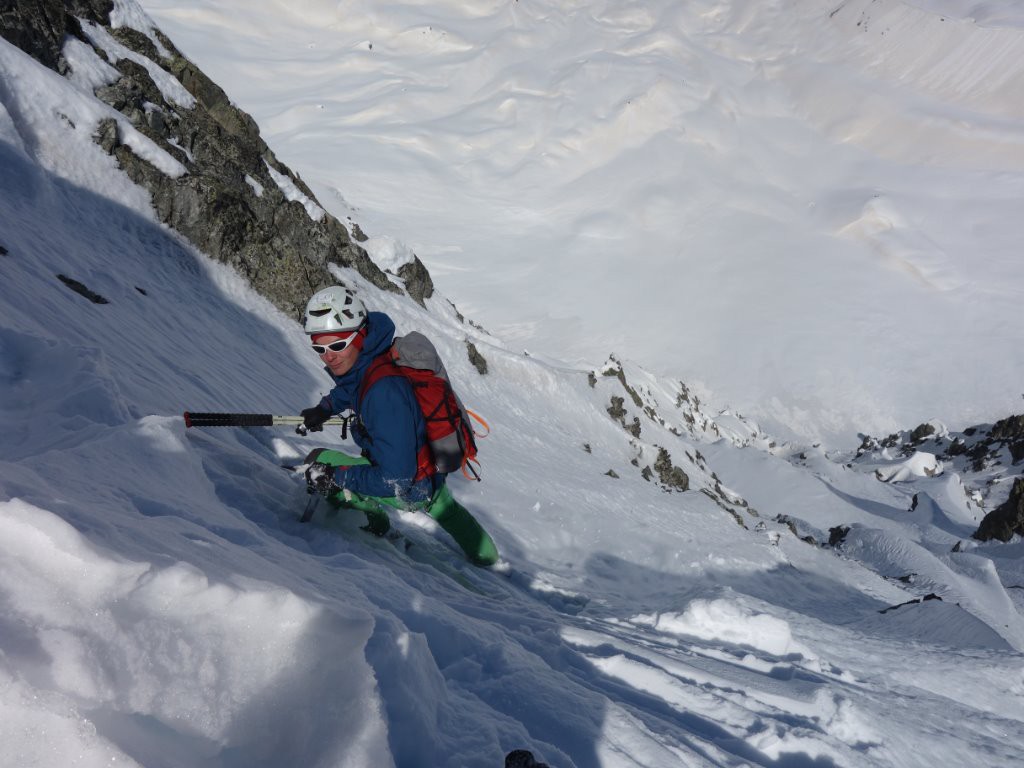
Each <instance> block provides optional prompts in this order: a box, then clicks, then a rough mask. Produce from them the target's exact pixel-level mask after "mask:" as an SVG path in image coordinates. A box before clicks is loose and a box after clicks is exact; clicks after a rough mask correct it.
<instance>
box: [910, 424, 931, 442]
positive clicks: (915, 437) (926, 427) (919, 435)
mask: <svg viewBox="0 0 1024 768" xmlns="http://www.w3.org/2000/svg"><path fill="white" fill-rule="evenodd" d="M934 434H935V427H934V426H932V425H931V424H919V425H918V426H917V427H915V428H914V431H913V432H911V433H910V441H911V442H912V443H919V442H921V441H922V440H924V439H925V438H926V437H928V436H929V435H934Z"/></svg>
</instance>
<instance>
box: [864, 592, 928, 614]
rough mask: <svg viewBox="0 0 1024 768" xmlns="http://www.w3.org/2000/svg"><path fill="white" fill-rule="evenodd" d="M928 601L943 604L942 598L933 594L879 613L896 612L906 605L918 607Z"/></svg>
mask: <svg viewBox="0 0 1024 768" xmlns="http://www.w3.org/2000/svg"><path fill="white" fill-rule="evenodd" d="M927 600H938V601H940V602H941V601H942V598H941V597H939V596H938V595H936V594H935V593H934V592H933V593H931V594H928V595H925V596H924V597H921V598H918V599H917V600H908V601H907V602H905V603H900V604H899V605H890V606H889V607H888V608H882V609H881V610H880V611H879V613H888V612H889V611H895V610H896V609H897V608H903V607H904V606H906V605H918V604H920V603H923V602H925V601H927Z"/></svg>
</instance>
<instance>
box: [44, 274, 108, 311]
mask: <svg viewBox="0 0 1024 768" xmlns="http://www.w3.org/2000/svg"><path fill="white" fill-rule="evenodd" d="M57 279H58V280H60V281H61V282H62V283H64V285H66V286H67V287H68V288H70V289H71V290H72V291H74V292H75V293H77V294H78V295H79V296H84V297H85V298H87V299H88V300H89V301H91V302H92V303H93V304H109V303H110V302H109V301H108V300H107V299H105V298H103V297H102V296H100V295H99V294H98V293H96V292H95V291H91V290H89V288H87V287H86V285H85V284H84V283H80V282H79V281H78V280H75V279H73V278H70V277H68V276H67V275H57Z"/></svg>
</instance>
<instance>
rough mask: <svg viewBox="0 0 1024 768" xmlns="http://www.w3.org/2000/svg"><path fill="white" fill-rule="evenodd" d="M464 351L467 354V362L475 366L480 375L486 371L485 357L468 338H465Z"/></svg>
mask: <svg viewBox="0 0 1024 768" xmlns="http://www.w3.org/2000/svg"><path fill="white" fill-rule="evenodd" d="M466 351H467V353H468V354H469V362H470V363H471V364H472V365H473V367H474V368H476V370H477V373H479V374H480V375H481V376H483V375H485V374H486V373H487V359H486V358H485V357H484V356H483V355H481V354H480V350H479V349H477V348H476V344H474V343H473V342H472V341H470V340H469V339H467V340H466Z"/></svg>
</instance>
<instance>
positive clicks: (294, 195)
mask: <svg viewBox="0 0 1024 768" xmlns="http://www.w3.org/2000/svg"><path fill="white" fill-rule="evenodd" d="M263 164H264V165H266V166H267V170H268V171H270V178H272V179H273V180H274V182H275V183H276V184H277V188H278V189H280V190H281V192H282V193H283V194H284V196H285V198H286V199H288V200H294V201H296V202H299V203H302V207H303V208H305V209H306V213H308V214H309V218H311V219H312V220H313V221H320V219H322V218H323V217H324V214H325V213H326V211H324V209H323V208H321V207H320V206H319V205H317V204H316V203H315V202H313V201H312V200H310V199H309V197H307V196H306V194H305V193H304V192H303V191H302V190H301V189H299V188H298V186H297V185H296V184H295V182H294V181H292V180H291V178H290V177H289V176H286V175H285V174H283V173H278V172H277V171H275V170H274V169H273V168H272V167H271V166H270V163H268V162H267V161H266V160H264V161H263Z"/></svg>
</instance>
